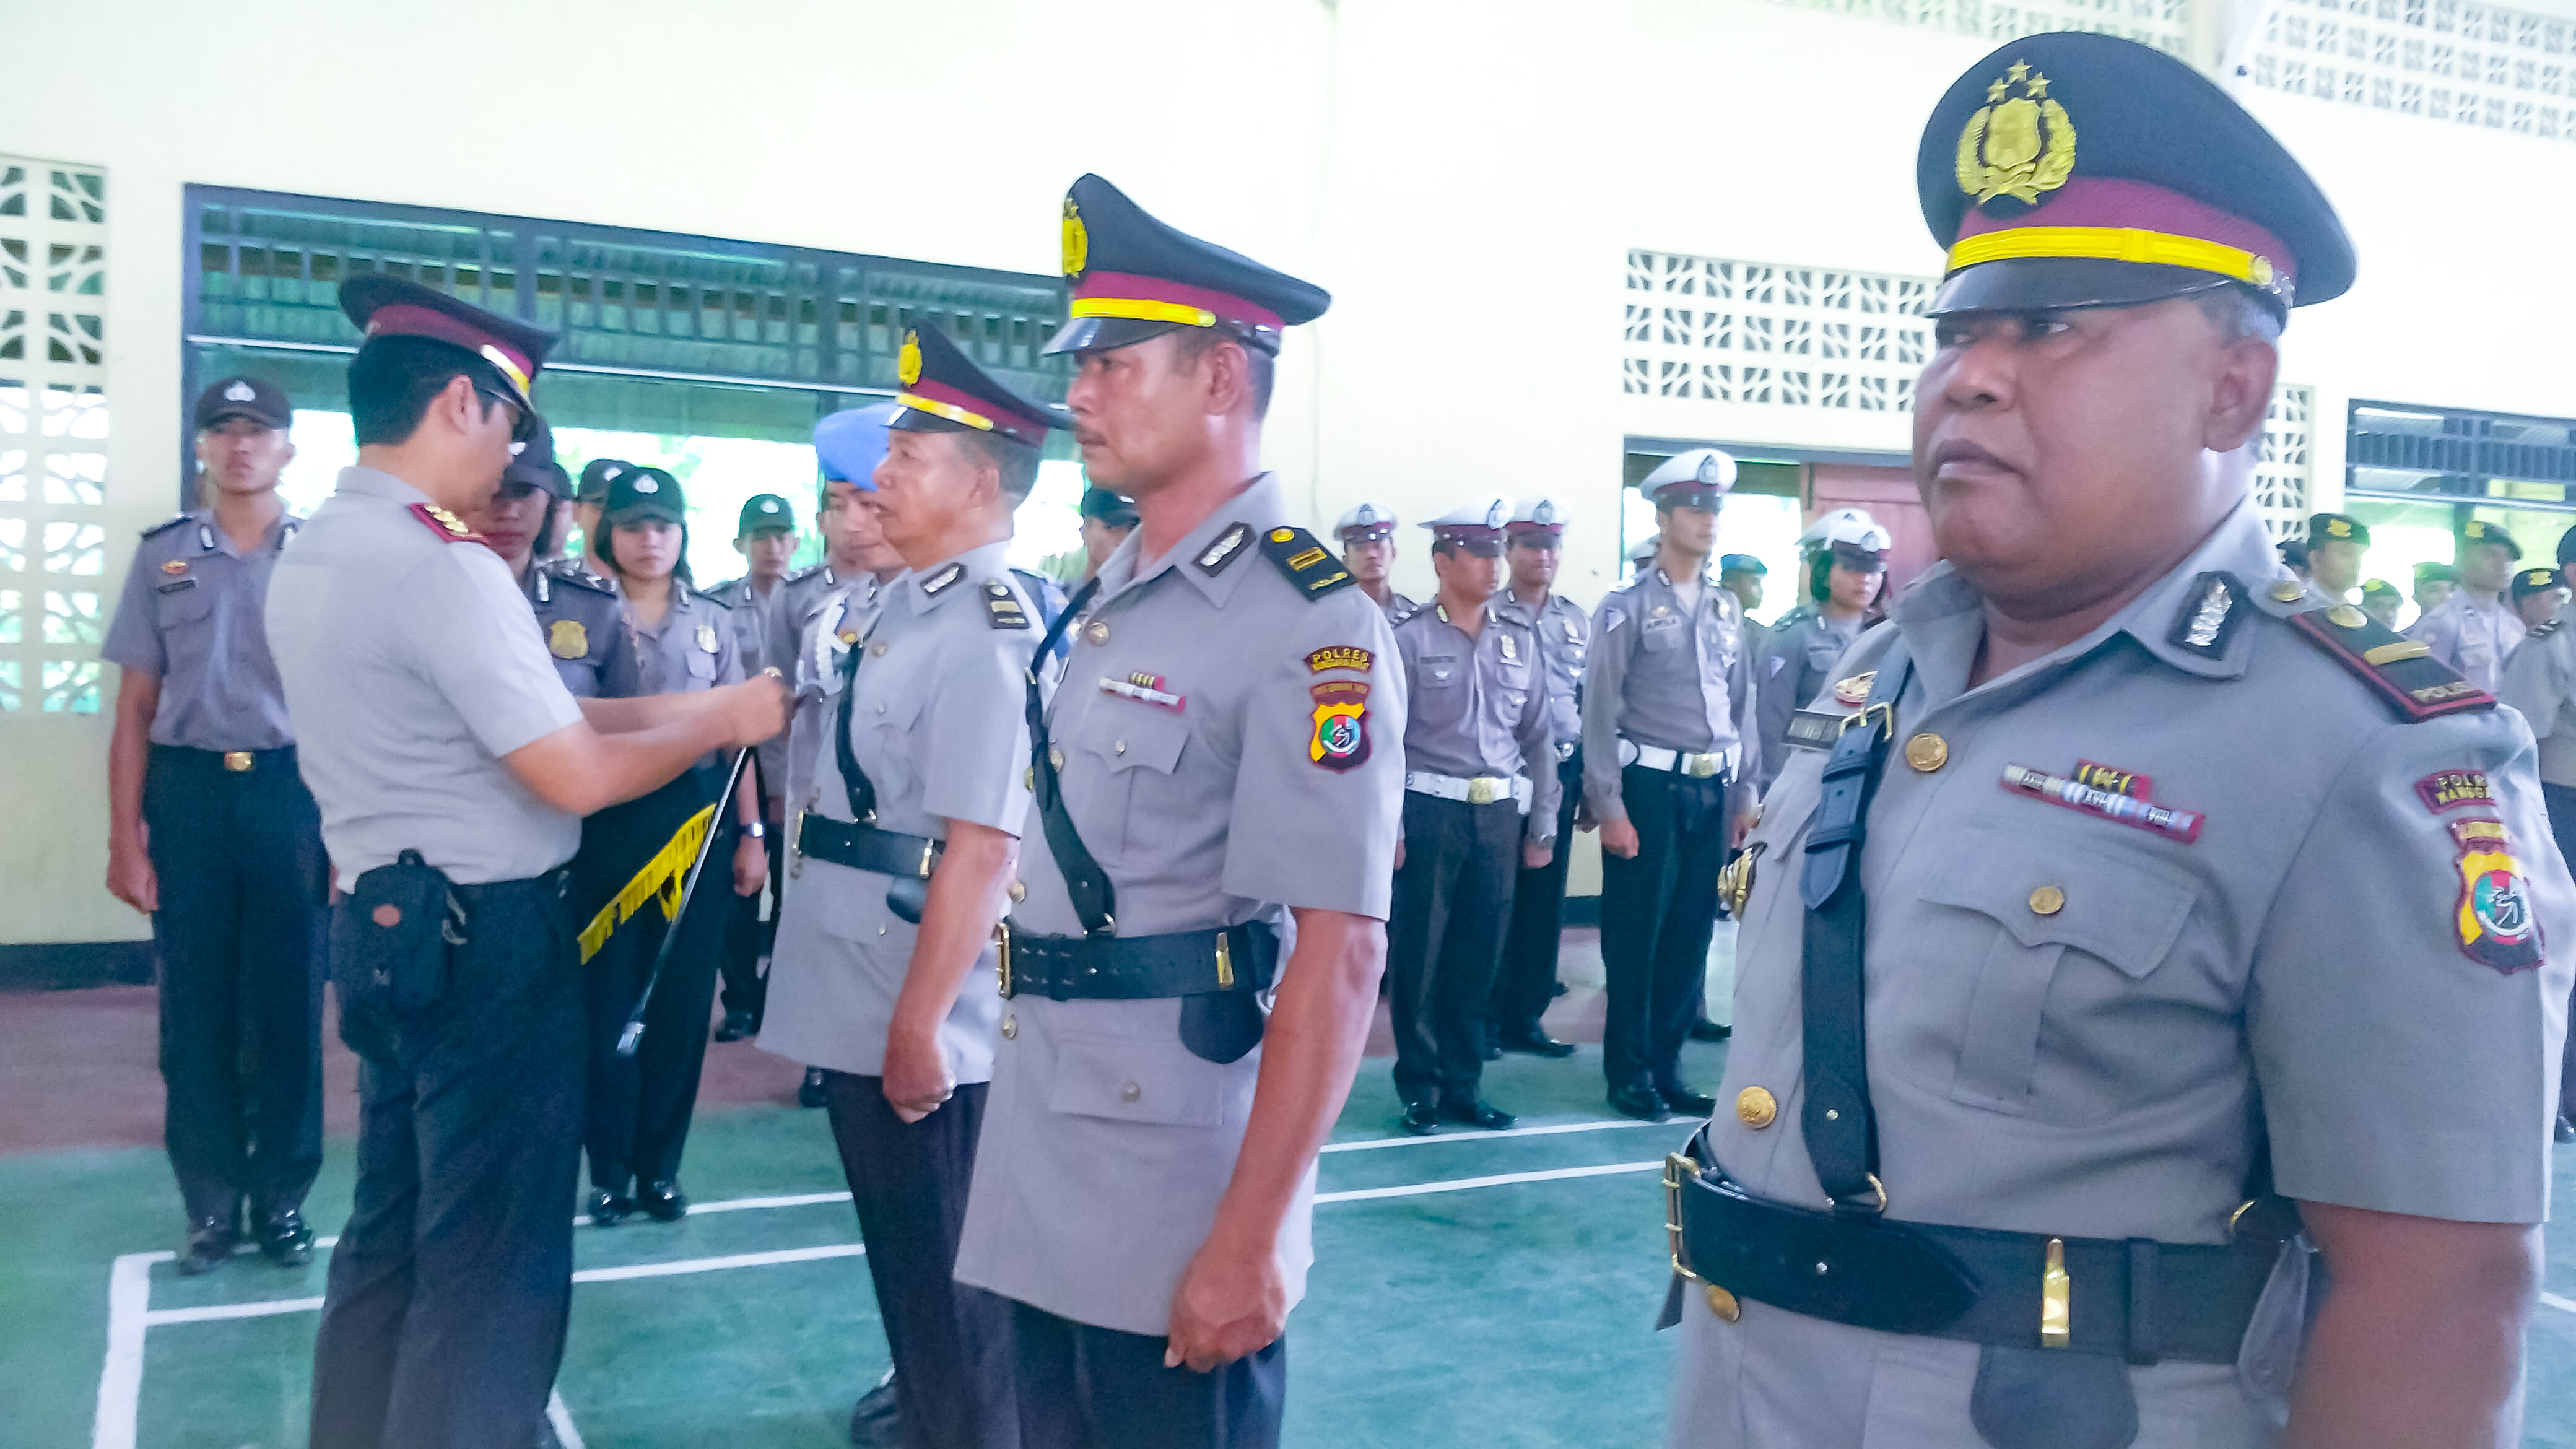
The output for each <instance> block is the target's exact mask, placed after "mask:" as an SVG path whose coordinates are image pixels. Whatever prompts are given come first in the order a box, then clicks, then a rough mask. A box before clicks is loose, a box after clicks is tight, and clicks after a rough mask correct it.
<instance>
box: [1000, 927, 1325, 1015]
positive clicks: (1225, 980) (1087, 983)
mask: <svg viewBox="0 0 2576 1449" xmlns="http://www.w3.org/2000/svg"><path fill="white" fill-rule="evenodd" d="M1009 925H1010V923H1009V922H1007V921H1005V922H1003V927H1004V930H1003V934H1002V994H1003V995H1004V996H1043V997H1046V998H1048V999H1049V1000H1052V1001H1072V1000H1094V1001H1150V1000H1155V999H1157V998H1161V997H1171V996H1208V995H1213V994H1215V993H1218V992H1232V991H1241V992H1253V991H1267V990H1269V989H1270V983H1271V982H1272V981H1274V980H1277V979H1278V975H1279V936H1278V933H1277V932H1275V931H1273V930H1271V929H1270V925H1269V923H1268V922H1266V921H1246V922H1244V923H1243V924H1242V925H1240V926H1228V927H1226V928H1225V929H1224V930H1222V931H1176V932H1173V933H1172V934H1170V935H1168V936H1032V935H1026V934H1023V933H1021V932H1018V931H1013V930H1010V929H1009Z"/></svg>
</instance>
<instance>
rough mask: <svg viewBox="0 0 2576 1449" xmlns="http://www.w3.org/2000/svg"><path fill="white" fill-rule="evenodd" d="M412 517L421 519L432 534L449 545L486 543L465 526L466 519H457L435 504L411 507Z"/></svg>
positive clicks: (481, 537) (479, 535)
mask: <svg viewBox="0 0 2576 1449" xmlns="http://www.w3.org/2000/svg"><path fill="white" fill-rule="evenodd" d="M411 516H412V517H414V518H417V519H419V520H420V521H421V523H422V525H423V526H424V527H426V528H428V530H429V531H430V532H432V533H434V534H437V535H438V536H439V538H440V539H442V540H444V541H446V542H448V543H481V542H483V541H484V540H483V535H481V534H479V533H476V532H475V531H474V530H473V529H470V528H468V527H466V526H465V520H464V519H462V518H459V517H457V516H456V515H455V514H453V513H450V512H448V511H447V510H446V509H444V508H441V507H439V506H438V505H437V504H435V503H415V504H413V505H412V506H411Z"/></svg>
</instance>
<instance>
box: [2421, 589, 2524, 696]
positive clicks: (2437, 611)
mask: <svg viewBox="0 0 2576 1449" xmlns="http://www.w3.org/2000/svg"><path fill="white" fill-rule="evenodd" d="M2523 633H2524V629H2523V623H2522V616H2521V615H2519V614H2516V613H2515V612H2514V611H2513V606H2512V605H2511V604H2509V603H2505V602H2501V601H2499V602H2497V603H2494V604H2481V603H2478V602H2477V601H2476V600H2474V599H2471V598H2470V597H2469V595H2468V592H2467V591H2466V590H2464V589H2453V590H2451V593H2450V596H2449V597H2448V598H2445V599H2444V600H2442V602H2441V603H2439V604H2437V605H2435V606H2434V607H2433V608H2432V610H2431V611H2429V612H2427V613H2426V614H2425V615H2424V617H2423V618H2421V619H2418V620H2416V621H2415V625H2414V627H2413V628H2410V629H2408V630H2407V631H2406V637H2407V638H2409V639H2413V640H2415V641H2417V642H2418V643H2421V644H2425V645H2429V646H2430V647H2431V648H2432V650H2433V657H2434V658H2436V659H2439V660H2441V661H2442V662H2443V663H2445V664H2447V665H2449V666H2451V667H2452V668H2453V669H2456V670H2458V671H2459V672H2460V676H2461V677H2462V678H2464V679H2466V680H2468V682H2469V683H2471V684H2474V685H2476V686H2477V687H2478V688H2480V689H2483V690H2485V691H2487V692H2488V693H2490V694H2492V693H2494V692H2495V690H2496V688H2497V687H2498V686H2499V685H2501V684H2502V683H2503V682H2504V666H2505V661H2507V660H2508V659H2510V658H2512V657H2513V651H2514V647H2515V646H2516V645H2519V644H2520V643H2522V636H2523Z"/></svg>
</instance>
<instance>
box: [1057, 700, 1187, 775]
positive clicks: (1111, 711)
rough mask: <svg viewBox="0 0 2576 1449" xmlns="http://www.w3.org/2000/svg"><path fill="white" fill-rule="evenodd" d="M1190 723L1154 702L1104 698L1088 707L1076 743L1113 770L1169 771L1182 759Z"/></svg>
mask: <svg viewBox="0 0 2576 1449" xmlns="http://www.w3.org/2000/svg"><path fill="white" fill-rule="evenodd" d="M1189 741H1190V727H1189V725H1188V723H1187V722H1186V721H1184V720H1182V719H1181V718H1180V717H1179V716H1177V715H1173V714H1167V713H1165V712H1164V711H1162V710H1160V709H1158V708H1156V707H1154V706H1153V705H1150V704H1142V703H1138V702H1136V701H1132V700H1123V699H1103V700H1101V701H1099V703H1098V704H1096V705H1095V706H1094V707H1093V708H1091V709H1089V710H1086V711H1084V713H1083V720H1082V726H1081V730H1080V733H1079V735H1078V736H1077V737H1076V739H1075V741H1074V743H1075V744H1076V745H1077V746H1078V747H1079V748H1081V749H1084V750H1088V751H1090V752H1091V753H1092V754H1094V755H1097V756H1099V757H1100V760H1101V763H1103V764H1105V765H1107V766H1108V767H1109V768H1110V769H1112V770H1135V769H1148V770H1159V771H1161V772H1162V773H1164V774H1166V775H1168V774H1170V773H1171V772H1172V768H1173V767H1174V766H1175V765H1178V764H1179V763H1180V762H1181V748H1182V747H1183V746H1184V745H1187V744H1188V743H1189Z"/></svg>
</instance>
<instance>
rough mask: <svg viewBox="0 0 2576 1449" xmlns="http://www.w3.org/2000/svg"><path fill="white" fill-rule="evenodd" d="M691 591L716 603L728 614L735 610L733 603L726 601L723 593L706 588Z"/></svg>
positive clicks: (709, 601) (711, 602)
mask: <svg viewBox="0 0 2576 1449" xmlns="http://www.w3.org/2000/svg"><path fill="white" fill-rule="evenodd" d="M689 592H690V593H692V594H695V595H697V596H698V597H699V598H701V599H704V600H706V601H707V602H708V603H710V604H713V605H715V606H716V607H717V608H719V609H722V610H724V611H725V612H726V613H728V614H730V613H732V612H733V605H731V604H728V603H726V602H725V600H724V596H723V595H722V594H719V593H710V592H709V591H707V590H705V589H691V590H689Z"/></svg>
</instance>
